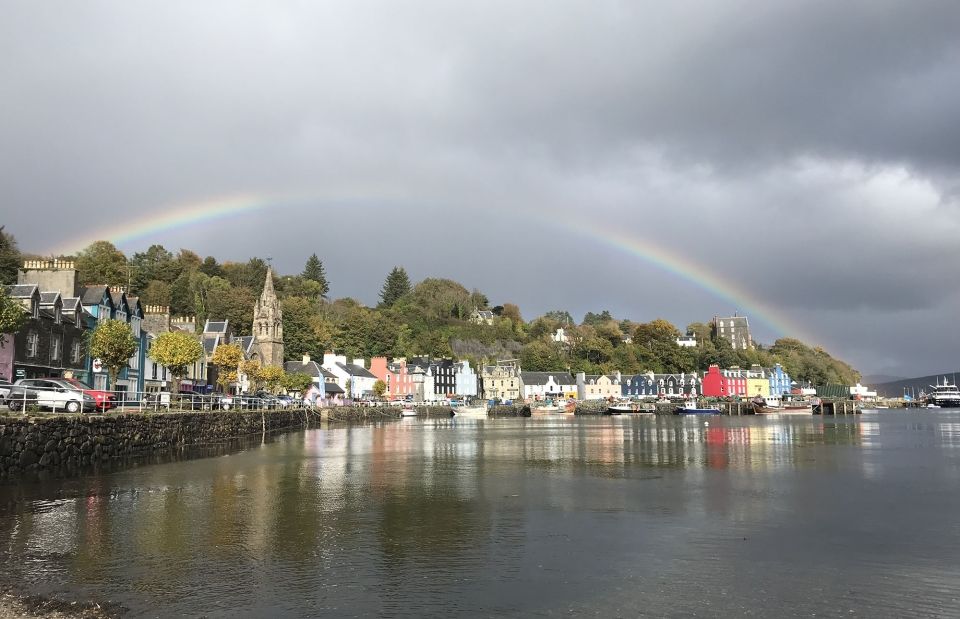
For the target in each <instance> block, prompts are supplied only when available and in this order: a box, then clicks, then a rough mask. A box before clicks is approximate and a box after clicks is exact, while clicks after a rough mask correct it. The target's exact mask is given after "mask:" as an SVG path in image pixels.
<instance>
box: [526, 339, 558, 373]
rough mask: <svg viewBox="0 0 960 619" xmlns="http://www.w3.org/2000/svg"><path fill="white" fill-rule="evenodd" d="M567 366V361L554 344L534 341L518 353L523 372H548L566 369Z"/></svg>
mask: <svg viewBox="0 0 960 619" xmlns="http://www.w3.org/2000/svg"><path fill="white" fill-rule="evenodd" d="M569 365H570V364H569V361H568V360H567V359H566V357H565V356H564V355H563V353H562V352H561V350H560V347H559V346H558V345H557V344H556V343H555V342H546V341H543V340H536V341H533V342H530V343H529V344H527V345H526V346H524V347H523V349H522V350H521V351H520V367H522V368H523V369H524V370H529V371H531V372H549V371H551V370H562V369H566V368H567V367H568V366H569Z"/></svg>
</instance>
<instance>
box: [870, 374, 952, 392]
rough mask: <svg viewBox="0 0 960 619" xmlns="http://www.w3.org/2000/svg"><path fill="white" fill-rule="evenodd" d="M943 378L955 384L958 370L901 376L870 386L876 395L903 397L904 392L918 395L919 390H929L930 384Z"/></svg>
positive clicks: (941, 380) (934, 383)
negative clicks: (928, 374)
mask: <svg viewBox="0 0 960 619" xmlns="http://www.w3.org/2000/svg"><path fill="white" fill-rule="evenodd" d="M944 378H946V380H948V381H950V382H952V383H954V384H955V383H956V380H957V379H958V378H960V370H956V371H954V372H943V373H941V374H933V375H931V376H919V377H917V378H903V379H901V380H895V381H891V382H888V383H880V384H874V385H870V386H871V387H873V388H874V389H876V390H877V395H880V396H885V397H888V398H900V397H903V394H904V393H908V394H910V395H911V396H919V395H920V393H921V392H928V391H930V385H936V384H937V383H938V382H941V383H942V382H943V381H944ZM867 384H870V383H867Z"/></svg>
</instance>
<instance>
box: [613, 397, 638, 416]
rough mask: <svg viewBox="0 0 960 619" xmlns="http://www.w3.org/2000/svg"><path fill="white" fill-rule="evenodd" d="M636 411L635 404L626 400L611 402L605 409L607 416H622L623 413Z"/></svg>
mask: <svg viewBox="0 0 960 619" xmlns="http://www.w3.org/2000/svg"><path fill="white" fill-rule="evenodd" d="M636 410H637V406H636V404H634V403H633V402H629V401H627V400H620V401H619V402H613V403H612V404H610V405H609V406H608V407H607V414H608V415H622V414H624V413H633V412H635V411H636Z"/></svg>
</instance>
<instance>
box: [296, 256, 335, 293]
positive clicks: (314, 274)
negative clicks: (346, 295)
mask: <svg viewBox="0 0 960 619" xmlns="http://www.w3.org/2000/svg"><path fill="white" fill-rule="evenodd" d="M300 277H302V278H303V279H309V280H311V281H314V282H317V283H318V284H320V295H321V296H323V297H326V296H327V293H328V292H330V284H329V282H327V273H326V271H325V270H324V268H323V262H321V261H320V259H319V258H317V254H310V257H309V258H307V263H306V264H305V265H304V267H303V273H301V274H300Z"/></svg>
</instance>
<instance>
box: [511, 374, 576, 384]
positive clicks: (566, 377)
mask: <svg viewBox="0 0 960 619" xmlns="http://www.w3.org/2000/svg"><path fill="white" fill-rule="evenodd" d="M551 376H553V382H555V383H556V384H558V385H575V384H577V381H576V380H574V378H573V376H571V375H570V373H569V372H564V371H562V370H561V371H558V372H520V379H521V380H522V381H523V384H524V385H546V384H547V382H549V380H550V377H551Z"/></svg>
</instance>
